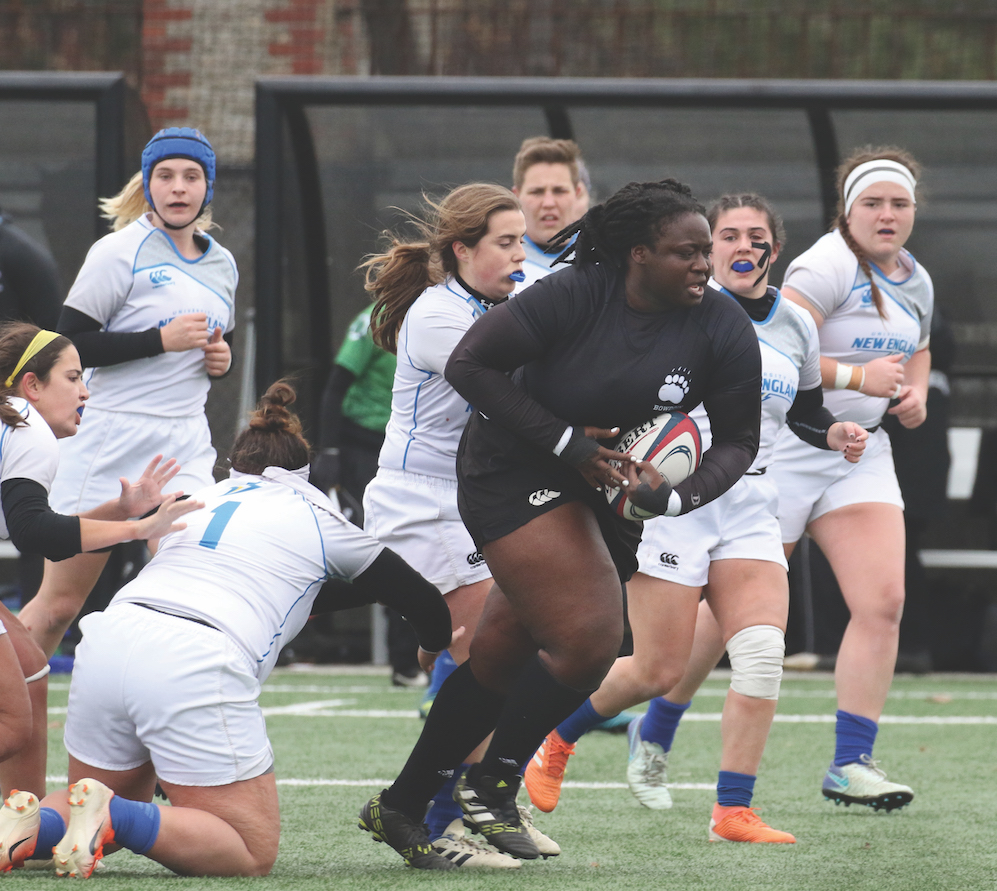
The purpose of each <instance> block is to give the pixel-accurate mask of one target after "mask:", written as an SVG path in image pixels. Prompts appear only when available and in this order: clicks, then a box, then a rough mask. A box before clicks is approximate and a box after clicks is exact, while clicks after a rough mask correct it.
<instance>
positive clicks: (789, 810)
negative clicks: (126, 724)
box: [0, 670, 997, 891]
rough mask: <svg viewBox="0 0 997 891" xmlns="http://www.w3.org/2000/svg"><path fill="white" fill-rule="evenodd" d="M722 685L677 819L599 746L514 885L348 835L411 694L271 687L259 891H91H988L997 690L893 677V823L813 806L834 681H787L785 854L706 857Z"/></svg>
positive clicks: (55, 701)
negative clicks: (645, 796)
mask: <svg viewBox="0 0 997 891" xmlns="http://www.w3.org/2000/svg"><path fill="white" fill-rule="evenodd" d="M67 689H68V683H67V681H66V678H65V677H63V676H55V677H53V678H52V694H51V703H50V704H51V707H52V708H51V715H50V727H51V736H50V740H51V745H50V755H49V772H50V774H52V775H53V777H57V776H58V775H59V774H64V772H65V769H66V759H65V753H64V750H63V748H62V722H63V719H64V716H65V704H66V697H67ZM725 689H726V681H725V680H724V679H723V678H721V677H717V678H715V679H711V680H710V681H709V682H708V683H707V685H706V687H705V688H704V690H703V691H702V692H701V695H700V696H699V697H698V698H697V699H696V701H695V702H694V703H693V707H692V709H691V710H690V712H689V713H688V714H687V716H686V719H685V720H684V722H683V724H682V727H681V728H680V730H679V734H678V736H677V738H676V744H675V749H674V750H673V754H672V756H671V764H670V768H671V769H670V779H671V781H672V782H673V783H675V784H677V788H674V789H673V796H674V798H675V807H674V808H673V809H672V810H670V811H658V812H652V811H649V810H646V809H645V808H643V807H641V806H640V805H639V804H638V803H637V802H636V800H635V799H634V798H633V797H632V796H631V795H630V792H629V791H628V790H627V788H626V786H625V765H626V737H625V736H610V735H608V734H605V733H592V734H590V735H588V736H586V737H585V738H583V739H582V740H581V741H580V742H579V745H578V750H577V754H576V755H575V756H574V757H573V758H572V760H571V762H570V765H569V769H568V779H567V782H566V784H565V790H564V792H563V794H562V797H561V803H560V805H559V806H558V808H557V810H556V811H555V812H554V813H553V814H549V815H546V814H539V815H537V816H536V823H537V825H538V826H539V827H540V828H542V829H543V830H544V831H545V832H547V833H548V834H549V835H550V836H551V837H553V838H554V839H556V840H557V841H558V842H559V843H560V845H561V847H562V849H563V854H562V856H561V857H559V858H555V859H551V860H548V861H546V862H544V861H534V862H527V863H524V864H523V867H522V868H521V869H519V870H515V871H509V872H508V873H501V874H499V873H497V872H484V871H480V870H479V871H471V870H468V871H461V872H459V873H456V874H455V873H448V874H447V875H446V876H441V875H440V874H438V873H420V872H417V871H415V870H412V869H409V868H407V867H405V866H404V864H403V862H402V860H401V859H400V858H399V857H398V856H397V855H396V854H395V853H394V852H393V851H391V850H390V849H389V848H387V847H386V846H384V845H379V844H375V843H374V842H372V841H371V839H370V836H369V835H367V834H366V833H362V832H360V831H359V830H358V829H357V825H356V815H357V812H358V810H359V808H360V806H361V805H362V804H363V802H364V801H365V800H366V799H367V798H368V797H370V796H371V795H372V794H373V793H374V792H375V791H377V790H378V789H379V788H381V786H382V785H383V784H384V782H385V781H386V780H388V779H390V778H392V777H393V776H394V775H395V774H396V773H397V771H398V769H399V768H400V766H401V764H402V762H403V761H404V758H405V756H406V755H407V754H408V751H409V749H410V747H411V745H412V742H413V741H414V739H415V737H416V736H417V734H418V733H419V729H420V726H421V724H420V722H419V720H418V719H417V718H416V717H415V714H416V712H415V709H416V706H417V704H418V701H419V699H420V695H421V694H420V693H419V692H413V691H409V690H399V689H395V688H392V687H391V686H390V685H389V682H388V678H387V676H385V675H384V674H373V673H369V674H342V673H336V672H334V671H332V670H330V671H329V672H308V673H300V672H294V671H290V670H282V671H277V672H275V673H274V675H273V676H272V677H271V678H270V681H269V682H268V684H267V686H266V687H265V688H264V694H263V699H262V704H263V706H264V709H265V710H266V712H267V723H268V725H269V728H270V738H271V740H272V741H273V744H274V749H275V751H276V754H277V777H278V783H279V784H280V799H281V809H282V812H283V813H282V822H283V825H282V836H281V847H280V856H279V857H278V859H277V865H276V866H275V868H274V870H273V873H272V874H271V875H270V877H268V878H264V879H179V878H177V877H175V876H173V874H172V873H170V872H168V871H167V870H165V869H163V868H162V867H160V866H159V865H158V864H155V863H152V862H151V861H149V860H146V859H144V858H142V857H138V856H136V855H133V854H131V853H129V852H127V851H122V852H119V853H117V854H114V855H111V856H110V857H108V858H107V860H106V868H105V869H103V870H102V871H101V872H99V873H98V874H97V875H95V876H94V877H93V879H91V881H92V882H95V883H97V887H100V888H106V889H108V891H119V889H120V891H125V889H129V891H131V889H136V891H147V889H148V891H151V889H154V888H157V889H158V888H160V887H161V886H163V884H164V883H166V886H167V887H169V886H170V885H171V884H173V885H174V886H175V887H182V888H184V889H190V891H199V889H201V888H215V887H223V886H224V887H232V888H236V887H242V886H244V885H245V886H249V885H252V886H253V887H256V888H272V889H280V891H283V889H301V891H308V889H357V891H380V889H408V888H414V887H430V886H434V885H437V884H442V885H444V886H446V887H462V888H467V889H473V891H477V889H485V888H487V889H497V891H502V889H506V888H510V889H511V888H516V889H534V888H535V889H548V888H549V889H555V888H556V889H557V891H571V889H576V888H578V889H581V888H585V889H588V888H607V887H610V886H611V885H614V884H615V885H618V886H619V887H620V888H628V889H629V888H636V889H641V888H647V889H649V891H650V889H654V891H657V889H668V891H679V889H687V888H697V889H701V888H717V889H731V891H748V889H756V888H759V889H760V888H764V889H794V891H798V889H834V891H843V889H853V888H876V889H893V888H896V889H905V891H907V889H909V891H927V889H941V888H944V889H960V891H964V889H976V888H994V887H997V830H995V828H994V823H993V822H992V820H993V805H992V802H993V799H994V793H995V791H997V761H995V758H994V753H995V749H997V747H995V745H994V743H995V742H997V685H995V683H994V679H993V678H991V677H982V676H978V677H968V676H944V675H937V676H930V677H920V678H914V677H902V678H898V679H897V680H896V682H895V684H894V688H893V694H892V697H891V699H890V701H889V703H888V705H887V717H886V718H885V719H884V722H883V725H882V727H881V731H880V738H879V743H878V745H877V749H876V754H877V756H878V757H879V758H881V759H882V760H883V766H884V767H885V768H886V769H887V770H888V771H889V772H890V775H891V776H892V777H893V778H895V779H896V780H898V781H900V782H904V783H908V784H909V785H911V786H912V787H913V788H914V790H915V792H916V796H917V797H916V798H915V800H914V802H913V804H912V805H911V806H909V807H907V808H905V809H903V810H901V811H898V812H895V813H893V814H886V813H874V812H872V811H871V810H868V809H866V808H856V807H854V806H853V807H851V808H847V809H846V808H844V807H835V806H834V805H832V804H830V803H829V802H825V801H824V799H823V798H822V796H821V794H820V781H821V777H822V776H823V772H824V769H825V768H826V766H827V763H828V761H829V760H830V755H831V750H832V744H833V732H832V731H833V715H834V709H835V703H834V698H833V689H832V682H831V680H830V678H828V677H823V676H814V675H794V676H791V677H788V678H787V679H786V681H785V682H784V683H783V696H782V700H781V702H780V706H779V716H778V717H777V719H776V720H777V723H776V724H775V726H774V728H773V730H772V736H771V738H770V740H769V745H768V750H767V752H766V756H765V761H764V763H763V764H762V769H761V772H760V776H759V780H758V785H757V788H756V795H755V804H756V805H757V806H758V807H760V808H761V809H762V817H763V819H765V820H766V822H768V823H770V824H771V825H773V826H775V827H777V828H779V829H785V830H788V831H791V832H793V833H794V834H795V835H796V837H797V839H798V843H797V844H796V845H778V846H764V847H763V846H755V845H737V844H726V843H724V844H710V843H708V842H707V841H706V832H707V824H708V822H709V816H710V808H711V807H712V804H713V800H714V799H713V792H712V788H711V787H712V784H713V783H714V782H715V781H716V771H717V765H718V758H719V751H720V739H719V730H720V725H719V722H718V721H719V711H720V708H721V705H722V702H723V700H722V696H723V693H724V691H725ZM0 881H2V882H4V883H5V884H9V885H10V886H11V888H16V889H17V891H29V889H32V891H33V889H37V888H44V887H48V886H50V883H51V882H54V881H58V880H57V879H56V878H55V877H54V875H53V874H48V873H42V872H35V871H31V872H29V871H18V872H15V873H10V874H8V875H6V876H3V877H2V879H0Z"/></svg>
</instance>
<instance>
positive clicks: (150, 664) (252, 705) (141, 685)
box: [65, 603, 273, 786]
mask: <svg viewBox="0 0 997 891" xmlns="http://www.w3.org/2000/svg"><path fill="white" fill-rule="evenodd" d="M80 629H81V630H82V631H83V640H82V642H81V643H80V645H79V646H78V647H77V649H76V663H75V665H74V668H73V678H72V682H71V683H70V687H69V712H68V715H67V716H66V733H65V742H66V749H67V750H68V751H69V753H70V754H71V755H73V756H74V757H75V758H78V759H79V760H80V761H82V762H83V763H84V764H89V765H91V766H93V767H100V768H103V769H104V770H131V769H132V768H135V767H138V766H139V765H142V764H145V763H146V762H147V761H150V760H151V761H152V764H153V766H154V767H155V769H156V775H157V776H158V777H160V778H161V779H164V780H166V781H167V782H168V783H175V784H177V785H179V786H224V785H228V784H229V783H235V782H238V781H240V780H249V779H252V778H253V777H257V776H261V775H262V774H265V773H267V772H268V771H269V770H270V768H271V767H272V765H273V750H272V748H271V747H270V740H269V739H268V738H267V728H266V723H265V722H264V719H263V712H262V711H261V710H260V706H259V703H258V702H257V699H258V698H259V695H260V683H259V681H258V680H257V679H256V675H255V673H254V669H255V666H254V665H253V664H252V662H251V660H250V658H249V657H248V656H247V655H246V654H245V653H244V652H243V651H242V650H241V649H240V648H239V647H238V646H237V645H236V643H235V642H234V641H233V640H232V639H231V638H230V637H228V636H227V635H225V634H223V633H222V632H221V631H216V630H215V629H214V628H208V627H207V626H205V625H200V624H198V623H197V622H191V621H190V620H188V619H181V618H178V617H176V616H167V615H164V614H163V613H158V612H155V611H153V610H150V609H146V608H145V607H143V606H137V605H136V604H133V603H121V604H115V605H113V606H112V607H110V608H109V609H108V610H106V611H105V612H102V613H91V614H90V615H88V616H85V617H84V618H83V619H82V620H81V621H80Z"/></svg>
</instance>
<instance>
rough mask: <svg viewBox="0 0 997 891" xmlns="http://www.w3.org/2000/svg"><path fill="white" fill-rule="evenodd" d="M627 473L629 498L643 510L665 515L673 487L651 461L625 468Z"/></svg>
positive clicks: (633, 463) (638, 462)
mask: <svg viewBox="0 0 997 891" xmlns="http://www.w3.org/2000/svg"><path fill="white" fill-rule="evenodd" d="M623 469H624V470H625V471H626V472H627V483H628V485H627V498H629V499H630V501H632V502H633V503H634V504H635V505H637V507H639V508H640V509H641V510H646V511H650V512H651V513H652V514H659V515H660V514H663V513H664V512H665V511H667V510H668V500H669V499H670V498H671V497H672V487H671V486H670V485H669V483H668V480H666V479H665V478H664V477H663V476H662V475H661V474H660V473H659V472H658V469H657V468H656V467H655V466H654V465H653V464H652V463H651V462H650V461H635V462H632V463H630V464H627V465H625V466H624V468H623Z"/></svg>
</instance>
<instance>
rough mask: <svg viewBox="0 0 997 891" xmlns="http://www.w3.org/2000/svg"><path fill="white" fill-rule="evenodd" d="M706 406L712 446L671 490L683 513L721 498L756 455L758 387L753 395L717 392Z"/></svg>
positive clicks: (759, 411)
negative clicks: (697, 466) (678, 497)
mask: <svg viewBox="0 0 997 891" xmlns="http://www.w3.org/2000/svg"><path fill="white" fill-rule="evenodd" d="M707 403H708V404H707V407H706V408H707V411H708V412H709V415H710V430H711V431H712V434H713V443H712V444H711V446H710V447H709V448H708V449H707V450H706V451H705V452H704V453H703V461H702V463H701V464H700V465H699V469H698V470H697V471H696V472H695V473H694V474H693V475H692V476H690V477H689V478H688V479H686V480H684V481H683V482H681V483H679V484H678V485H677V486H676V487H675V491H676V492H678V494H679V495H681V496H682V511H681V512H682V513H683V514H686V513H688V512H689V511H690V510H693V509H694V508H697V507H702V506H703V505H704V504H707V503H709V502H710V501H713V500H714V499H715V498H719V497H720V496H721V495H723V493H724V492H726V491H727V490H728V489H729V488H730V487H731V486H733V485H734V483H736V482H737V481H738V480H739V479H740V478H741V477H742V476H743V475H744V472H745V471H746V470H747V469H748V468H749V467H750V466H751V462H752V461H754V460H755V455H757V454H758V437H759V428H760V424H761V387H760V386H759V388H758V389H757V390H756V391H754V392H753V393H743V392H742V393H736V392H735V393H720V394H717V395H715V396H712V397H710V398H709V399H708V400H707Z"/></svg>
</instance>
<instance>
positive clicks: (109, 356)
mask: <svg viewBox="0 0 997 891" xmlns="http://www.w3.org/2000/svg"><path fill="white" fill-rule="evenodd" d="M102 327H103V326H102V325H101V323H100V322H98V321H97V320H96V319H93V318H91V317H90V316H88V315H87V314H86V313H82V312H80V311H79V310H78V309H73V308H72V307H71V306H64V307H63V308H62V315H61V316H60V317H59V325H58V327H57V328H56V330H57V331H58V332H59V333H60V334H65V335H66V337H68V338H69V339H70V340H71V341H72V342H73V344H74V345H75V346H76V349H78V350H79V351H80V359H81V360H82V362H83V367H84V368H96V367H98V366H100V365H118V364H119V363H121V362H131V361H132V360H133V359H146V358H148V357H149V356H158V355H159V354H160V353H162V352H163V338H162V335H161V334H160V333H159V329H158V328H150V329H149V330H147V331H101V330H100V329H101V328H102Z"/></svg>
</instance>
